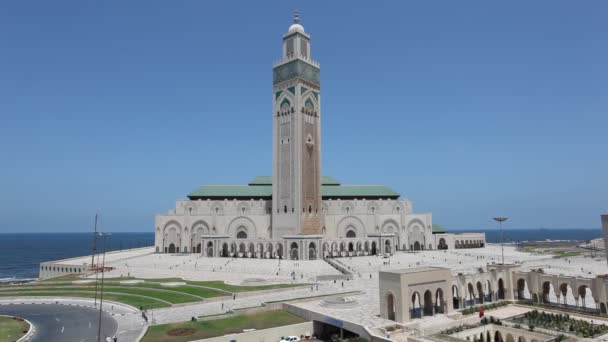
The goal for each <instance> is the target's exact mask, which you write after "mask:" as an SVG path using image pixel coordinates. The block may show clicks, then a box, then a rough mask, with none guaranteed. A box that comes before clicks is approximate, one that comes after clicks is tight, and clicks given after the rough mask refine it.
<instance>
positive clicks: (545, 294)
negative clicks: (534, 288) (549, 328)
mask: <svg viewBox="0 0 608 342" xmlns="http://www.w3.org/2000/svg"><path fill="white" fill-rule="evenodd" d="M550 292H551V283H550V282H548V281H545V282H544V283H543V296H542V298H541V302H542V303H545V304H548V303H551V299H550V298H549V293H550Z"/></svg>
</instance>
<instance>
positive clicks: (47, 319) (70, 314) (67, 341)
mask: <svg viewBox="0 0 608 342" xmlns="http://www.w3.org/2000/svg"><path fill="white" fill-rule="evenodd" d="M0 314H2V315H10V316H15V317H22V318H25V319H27V320H29V321H30V322H32V324H33V325H34V329H35V334H34V337H33V338H32V339H31V340H30V341H32V342H72V341H74V342H94V341H97V328H98V327H97V323H98V322H99V310H94V309H93V308H87V307H80V306H71V305H57V304H14V305H0ZM117 328H118V325H117V323H116V321H115V320H114V318H112V316H110V315H108V314H107V313H105V312H104V313H103V315H102V324H101V336H102V341H103V339H104V338H105V337H106V336H114V334H116V330H117Z"/></svg>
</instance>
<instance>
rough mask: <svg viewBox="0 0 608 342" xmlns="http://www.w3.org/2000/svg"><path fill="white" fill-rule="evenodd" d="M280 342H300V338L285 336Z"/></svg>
mask: <svg viewBox="0 0 608 342" xmlns="http://www.w3.org/2000/svg"><path fill="white" fill-rule="evenodd" d="M281 342H300V338H299V337H298V336H287V337H284V338H283V339H282V340H281Z"/></svg>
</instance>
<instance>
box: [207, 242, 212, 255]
mask: <svg viewBox="0 0 608 342" xmlns="http://www.w3.org/2000/svg"><path fill="white" fill-rule="evenodd" d="M207 256H208V257H212V256H213V242H211V241H209V242H207Z"/></svg>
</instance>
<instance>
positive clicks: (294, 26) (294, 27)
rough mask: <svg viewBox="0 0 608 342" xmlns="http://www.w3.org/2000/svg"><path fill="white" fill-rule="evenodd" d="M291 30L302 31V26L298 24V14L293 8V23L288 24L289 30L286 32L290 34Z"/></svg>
mask: <svg viewBox="0 0 608 342" xmlns="http://www.w3.org/2000/svg"><path fill="white" fill-rule="evenodd" d="M293 32H300V33H304V27H303V26H302V25H300V16H299V15H298V10H295V12H294V15H293V24H292V25H291V26H289V30H288V31H287V34H290V33H293Z"/></svg>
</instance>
